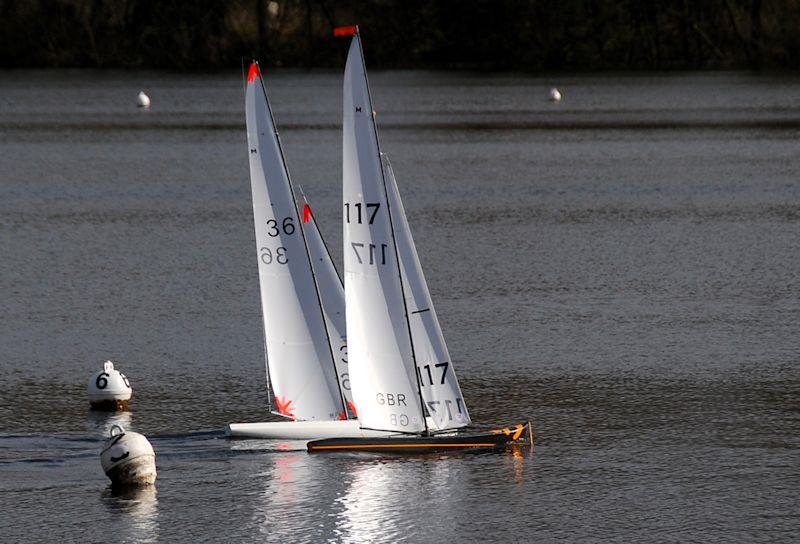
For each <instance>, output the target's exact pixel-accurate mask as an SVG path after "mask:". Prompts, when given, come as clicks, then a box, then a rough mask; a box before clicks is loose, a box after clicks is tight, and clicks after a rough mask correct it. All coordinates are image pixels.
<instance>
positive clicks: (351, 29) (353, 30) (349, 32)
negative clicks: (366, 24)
mask: <svg viewBox="0 0 800 544" xmlns="http://www.w3.org/2000/svg"><path fill="white" fill-rule="evenodd" d="M356 34H358V26H357V25H350V26H337V27H336V28H334V29H333V35H334V37H336V38H339V37H341V36H355V35H356Z"/></svg>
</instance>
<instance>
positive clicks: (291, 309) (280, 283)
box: [245, 63, 344, 421]
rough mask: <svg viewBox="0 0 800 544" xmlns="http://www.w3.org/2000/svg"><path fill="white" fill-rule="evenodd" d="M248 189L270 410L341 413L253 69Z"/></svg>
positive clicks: (316, 416)
mask: <svg viewBox="0 0 800 544" xmlns="http://www.w3.org/2000/svg"><path fill="white" fill-rule="evenodd" d="M245 112H246V120H247V142H248V149H249V153H248V155H249V159H250V161H249V162H250V186H251V190H252V197H253V218H254V223H255V233H256V249H257V252H258V272H259V284H260V290H261V306H262V315H263V319H264V333H265V337H266V344H267V364H268V369H269V372H268V376H269V379H270V381H271V384H272V391H273V395H274V402H275V407H276V409H277V411H278V412H279V413H280V414H281V415H283V416H286V417H290V418H293V419H296V420H300V421H305V420H333V419H338V417H339V415H340V414H341V412H342V411H343V409H344V407H343V401H342V395H341V392H340V391H339V385H338V380H337V378H336V372H335V366H334V359H333V353H332V351H331V346H330V344H329V342H328V340H327V334H328V332H327V328H326V325H325V321H324V316H323V311H322V304H321V301H320V293H319V291H318V287H317V283H316V279H315V277H314V271H313V269H312V266H311V260H310V257H309V252H308V247H307V243H306V240H305V235H304V233H303V230H302V225H301V221H300V215H299V212H298V209H297V204H296V202H295V199H294V193H293V191H292V187H291V182H290V180H289V174H288V170H287V168H286V164H285V160H284V157H283V151H282V149H281V145H280V141H279V139H278V135H277V131H276V129H275V124H274V120H273V118H272V112H271V110H270V107H269V102H268V99H267V94H266V89H265V88H264V85H263V81H262V78H261V74H260V71H259V70H258V65H257V64H256V63H253V65H252V66H251V68H250V72H249V73H248V82H247V90H246V98H245Z"/></svg>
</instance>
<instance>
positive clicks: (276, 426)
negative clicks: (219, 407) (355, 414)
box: [225, 419, 396, 440]
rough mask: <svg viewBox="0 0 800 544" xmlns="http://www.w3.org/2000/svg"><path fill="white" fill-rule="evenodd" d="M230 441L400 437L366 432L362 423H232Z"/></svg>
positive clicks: (227, 433) (228, 428) (388, 433)
mask: <svg viewBox="0 0 800 544" xmlns="http://www.w3.org/2000/svg"><path fill="white" fill-rule="evenodd" d="M225 435H226V436H228V437H230V438H276V439H283V440H316V439H322V438H335V437H336V438H374V437H387V436H392V435H396V433H391V432H387V431H369V430H366V429H362V428H361V427H360V425H359V423H358V420H355V419H349V420H344V421H270V422H263V423H230V424H228V426H227V427H226V428H225Z"/></svg>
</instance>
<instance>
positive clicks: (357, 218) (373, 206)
mask: <svg viewBox="0 0 800 544" xmlns="http://www.w3.org/2000/svg"><path fill="white" fill-rule="evenodd" d="M363 206H366V208H367V209H366V210H365V211H366V213H363V214H362V212H361V208H362V207H363ZM352 207H353V210H352V222H353V223H363V222H364V220H366V219H367V216H369V224H370V225H371V224H372V223H373V222H374V221H375V215H377V213H378V210H379V209H380V207H381V203H380V202H367V203H366V205H365V204H362V203H361V202H356V203H355V204H353V206H352ZM344 220H345V221H346V222H347V223H350V221H351V213H350V203H349V202H345V203H344Z"/></svg>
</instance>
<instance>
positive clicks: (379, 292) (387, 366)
mask: <svg viewBox="0 0 800 544" xmlns="http://www.w3.org/2000/svg"><path fill="white" fill-rule="evenodd" d="M343 117H344V118H343V129H344V131H343V162H344V164H343V202H344V270H345V300H346V313H347V340H348V360H349V366H350V382H351V384H352V391H353V399H354V401H355V406H356V409H357V410H358V419H359V421H360V422H361V426H362V427H365V428H370V429H381V430H391V431H398V432H409V433H418V432H420V431H422V430H423V429H424V428H425V422H424V418H423V415H422V407H421V404H420V398H419V390H418V387H417V379H416V374H415V370H414V361H413V352H412V347H411V337H410V333H409V328H408V322H407V319H406V314H405V304H404V299H403V287H402V283H401V280H400V270H399V265H398V262H397V252H396V247H395V243H394V238H393V234H392V224H391V216H390V214H389V206H388V202H387V197H386V187H385V184H384V180H383V169H382V167H381V161H380V151H379V149H378V138H377V133H376V130H375V125H374V118H373V114H372V103H371V100H370V96H369V89H368V86H367V76H366V72H365V69H364V63H363V57H362V53H361V43H360V38H359V37H358V35H355V36H354V37H353V40H352V42H351V44H350V51H349V53H348V56H347V65H346V67H345V76H344V116H343Z"/></svg>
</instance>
